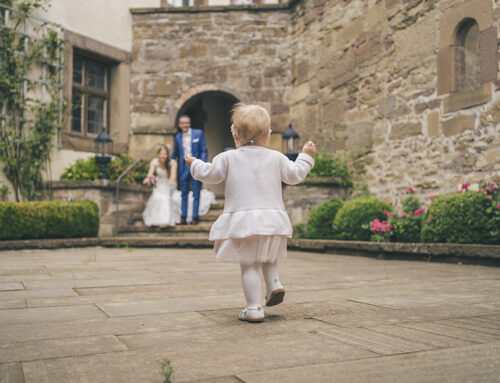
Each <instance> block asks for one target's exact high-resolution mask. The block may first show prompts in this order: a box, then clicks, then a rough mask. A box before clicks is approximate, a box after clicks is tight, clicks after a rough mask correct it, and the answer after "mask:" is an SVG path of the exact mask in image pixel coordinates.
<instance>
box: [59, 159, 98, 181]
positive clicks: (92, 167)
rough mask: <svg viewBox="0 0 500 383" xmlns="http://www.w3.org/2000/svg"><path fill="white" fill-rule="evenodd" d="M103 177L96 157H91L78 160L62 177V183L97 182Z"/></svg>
mask: <svg viewBox="0 0 500 383" xmlns="http://www.w3.org/2000/svg"><path fill="white" fill-rule="evenodd" d="M100 175H101V171H100V169H99V165H98V164H97V162H96V160H95V157H90V158H88V159H86V160H82V159H79V160H76V162H75V163H74V164H73V165H71V166H70V167H69V168H67V169H66V170H65V171H64V173H63V174H62V175H61V180H62V181H78V180H96V179H98V178H99V176H100Z"/></svg>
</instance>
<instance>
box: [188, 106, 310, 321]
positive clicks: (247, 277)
mask: <svg viewBox="0 0 500 383" xmlns="http://www.w3.org/2000/svg"><path fill="white" fill-rule="evenodd" d="M232 123H233V125H232V126H231V132H232V135H233V139H234V142H235V144H236V148H237V149H236V150H230V151H226V152H223V153H220V154H218V155H217V156H216V157H215V158H214V159H213V161H212V163H208V162H203V161H202V160H200V159H195V158H194V157H192V156H186V158H185V160H186V163H187V165H188V166H189V167H190V169H191V174H192V176H193V178H195V179H197V180H199V181H202V182H206V183H208V184H217V183H220V182H223V181H226V185H225V203H224V212H223V213H222V215H221V216H220V217H219V218H218V219H217V221H216V222H215V223H214V224H213V226H212V229H211V230H210V237H209V238H210V240H212V241H215V243H214V256H215V259H216V260H218V261H236V262H239V263H240V266H241V278H242V284H243V291H244V294H245V298H246V301H247V307H246V308H245V309H243V310H242V311H241V313H240V314H239V319H240V320H243V321H248V322H262V320H263V319H264V310H263V308H262V306H261V303H262V302H261V299H262V287H261V277H260V270H262V274H263V276H264V280H265V282H266V286H267V290H266V297H265V303H266V306H274V305H277V304H279V303H281V302H282V301H283V297H284V295H285V289H284V288H283V285H282V284H281V283H280V280H279V274H278V259H279V258H284V257H286V248H287V237H291V236H292V225H291V223H290V219H289V217H288V214H287V212H286V210H285V205H284V203H283V198H282V190H281V183H282V182H284V183H287V184H291V185H295V184H298V183H299V182H301V181H302V180H303V179H304V178H305V177H306V175H307V173H308V172H309V171H310V170H311V168H312V167H313V166H314V160H313V159H312V156H313V155H314V154H315V152H316V147H315V146H314V144H313V143H312V142H311V141H309V142H307V143H306V144H305V145H304V148H303V150H302V153H300V154H299V156H298V157H297V160H296V161H295V162H293V161H290V160H289V159H288V158H287V157H286V156H285V155H283V154H282V153H280V152H277V151H275V150H270V149H268V148H266V145H267V144H268V142H269V139H270V136H271V129H270V125H271V119H270V117H269V114H268V113H267V111H266V110H265V109H264V108H262V107H260V106H258V105H245V104H238V105H237V106H236V107H235V108H234V110H233V116H232Z"/></svg>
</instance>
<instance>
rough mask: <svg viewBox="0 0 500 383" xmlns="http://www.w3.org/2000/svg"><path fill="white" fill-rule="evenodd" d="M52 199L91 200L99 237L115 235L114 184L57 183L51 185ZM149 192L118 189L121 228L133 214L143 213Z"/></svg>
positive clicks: (126, 187) (137, 188)
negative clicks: (97, 214) (97, 216)
mask: <svg viewBox="0 0 500 383" xmlns="http://www.w3.org/2000/svg"><path fill="white" fill-rule="evenodd" d="M52 193H53V195H52V199H53V200H56V201H57V200H59V201H80V200H90V201H93V202H95V203H96V204H97V206H99V217H100V226H99V236H100V237H108V236H112V235H114V233H115V222H116V203H115V201H116V199H115V195H116V182H113V181H109V180H96V181H58V182H53V184H52ZM149 195H150V191H149V190H147V189H146V188H144V187H143V186H142V185H120V203H119V205H118V209H119V210H120V214H119V219H120V226H122V225H126V224H128V222H129V221H130V219H131V217H132V215H133V214H134V213H142V212H143V211H144V209H145V207H146V201H147V199H148V197H149Z"/></svg>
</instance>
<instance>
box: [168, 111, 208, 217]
mask: <svg viewBox="0 0 500 383" xmlns="http://www.w3.org/2000/svg"><path fill="white" fill-rule="evenodd" d="M179 128H180V129H181V131H180V132H179V133H177V134H176V135H175V140H174V152H173V153H172V156H171V158H172V159H177V163H178V164H179V165H178V172H179V186H180V188H181V193H182V213H181V214H182V215H181V225H185V224H186V217H187V205H188V195H189V189H190V186H191V185H192V189H193V199H194V202H193V220H192V221H191V224H193V225H196V224H197V223H198V222H199V217H198V210H199V206H200V190H201V182H200V181H197V180H195V179H193V177H191V173H190V171H189V168H188V167H187V165H186V161H184V157H185V156H193V157H196V158H199V159H201V160H203V161H206V160H207V147H206V145H205V136H204V135H203V131H202V130H200V129H191V118H190V117H189V116H188V115H187V114H183V115H182V116H180V117H179Z"/></svg>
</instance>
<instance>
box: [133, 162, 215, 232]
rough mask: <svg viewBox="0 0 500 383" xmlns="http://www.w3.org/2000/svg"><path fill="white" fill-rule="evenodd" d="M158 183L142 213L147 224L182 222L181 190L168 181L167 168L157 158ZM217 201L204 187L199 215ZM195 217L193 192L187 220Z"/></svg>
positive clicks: (165, 224)
mask: <svg viewBox="0 0 500 383" xmlns="http://www.w3.org/2000/svg"><path fill="white" fill-rule="evenodd" d="M154 161H155V172H156V185H155V187H154V188H153V192H152V193H151V197H149V200H148V202H147V204H146V209H144V212H143V213H142V217H143V220H144V224H145V225H146V226H175V225H176V224H178V223H180V222H181V202H182V201H181V192H180V190H177V189H176V187H175V186H174V185H170V184H169V182H168V175H167V171H166V170H165V169H162V168H160V167H159V166H158V159H157V158H155V159H154ZM214 202H215V194H214V193H213V192H211V191H209V190H206V189H202V190H201V192H200V206H199V213H198V214H199V215H200V216H201V215H205V214H207V213H208V211H209V210H210V205H211V204H212V203H214ZM192 217H193V192H189V196H188V215H187V217H186V221H187V222H191V220H192Z"/></svg>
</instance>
